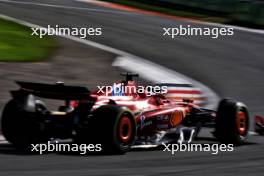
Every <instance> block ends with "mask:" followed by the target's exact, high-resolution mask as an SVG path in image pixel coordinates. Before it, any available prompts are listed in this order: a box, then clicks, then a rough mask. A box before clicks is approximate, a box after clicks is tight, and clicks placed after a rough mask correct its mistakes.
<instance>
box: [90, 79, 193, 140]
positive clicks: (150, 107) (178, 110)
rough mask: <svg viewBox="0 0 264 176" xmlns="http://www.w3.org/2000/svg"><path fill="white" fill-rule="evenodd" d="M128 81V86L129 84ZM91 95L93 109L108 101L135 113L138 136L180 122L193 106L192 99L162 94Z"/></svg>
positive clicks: (172, 126) (164, 129)
mask: <svg viewBox="0 0 264 176" xmlns="http://www.w3.org/2000/svg"><path fill="white" fill-rule="evenodd" d="M131 84H133V83H131V82H130V86H131ZM92 96H94V97H96V98H97V101H96V103H95V105H94V106H93V109H96V108H98V107H100V106H102V105H106V104H109V103H110V101H112V102H115V104H116V105H119V106H125V107H127V108H129V109H130V110H131V111H132V112H133V113H134V115H135V118H136V122H137V135H138V136H151V135H154V134H155V133H157V132H158V131H166V130H168V129H170V128H174V127H176V126H177V125H179V124H181V122H182V121H183V119H184V118H185V117H186V114H188V113H189V112H190V111H191V109H192V108H193V107H196V105H195V104H193V103H192V102H193V101H192V100H177V101H176V100H172V99H168V98H165V97H164V96H163V95H161V94H159V95H152V96H146V94H137V93H135V92H133V93H132V94H131V93H130V94H126V95H125V96H112V95H111V94H108V95H106V94H98V93H97V92H94V93H93V94H92Z"/></svg>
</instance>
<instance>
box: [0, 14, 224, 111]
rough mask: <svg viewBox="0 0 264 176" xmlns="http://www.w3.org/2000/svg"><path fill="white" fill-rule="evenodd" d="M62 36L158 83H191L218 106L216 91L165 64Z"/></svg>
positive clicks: (210, 103) (31, 25)
mask: <svg viewBox="0 0 264 176" xmlns="http://www.w3.org/2000/svg"><path fill="white" fill-rule="evenodd" d="M0 18H3V19H6V20H9V21H13V22H16V23H18V24H21V25H25V26H28V27H33V28H39V29H45V28H44V27H42V26H39V25H35V24H32V23H29V22H26V21H23V20H19V19H16V18H12V17H9V16H6V15H3V14H0ZM45 30H48V29H45ZM61 37H63V38H66V39H70V40H73V41H75V42H79V43H82V44H85V45H89V46H93V47H96V48H99V49H101V50H104V51H108V52H111V53H114V54H116V55H118V56H119V57H117V58H116V60H115V61H114V63H113V65H114V66H119V67H121V68H124V69H126V70H128V71H133V72H137V73H139V74H140V75H141V76H142V77H143V78H145V79H147V80H150V81H152V82H155V83H157V82H158V83H160V82H163V83H165V82H166V83H191V84H193V85H194V86H195V87H198V88H200V89H201V90H202V91H203V92H204V94H205V96H206V97H207V98H208V106H207V107H206V108H211V109H213V108H216V107H217V103H218V101H219V97H218V95H217V94H216V93H215V92H214V91H212V90H211V89H210V88H208V87H207V86H205V85H203V84H201V83H199V82H197V81H195V80H193V79H191V78H189V77H187V76H185V75H183V74H180V73H178V72H175V71H173V70H170V69H167V68H165V67H163V66H160V65H158V64H155V63H153V62H150V61H147V60H145V59H143V58H140V57H137V56H135V55H132V54H130V53H127V52H124V51H121V50H118V49H115V48H112V47H109V46H106V45H102V44H99V43H96V42H93V41H90V40H85V39H81V38H78V37H74V36H70V35H64V36H61Z"/></svg>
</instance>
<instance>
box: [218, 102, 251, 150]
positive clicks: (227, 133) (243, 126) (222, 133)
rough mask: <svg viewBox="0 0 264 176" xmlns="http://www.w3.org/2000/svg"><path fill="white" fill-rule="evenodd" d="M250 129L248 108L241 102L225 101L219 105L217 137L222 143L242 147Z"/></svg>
mask: <svg viewBox="0 0 264 176" xmlns="http://www.w3.org/2000/svg"><path fill="white" fill-rule="evenodd" d="M248 129H249V113H248V109H247V107H246V106H245V105H244V104H243V103H240V102H236V101H234V100H230V99H224V100H222V101H221V102H220V103H219V107H218V111H217V116H216V129H215V136H216V137H217V138H218V140H219V141H220V142H221V143H225V144H234V145H241V144H243V142H244V141H245V139H246V137H247V134H248Z"/></svg>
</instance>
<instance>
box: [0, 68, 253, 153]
mask: <svg viewBox="0 0 264 176" xmlns="http://www.w3.org/2000/svg"><path fill="white" fill-rule="evenodd" d="M124 76H125V77H126V78H125V80H123V81H121V82H120V83H122V84H121V86H122V87H126V86H128V85H129V86H132V87H133V86H134V87H135V86H136V84H135V82H134V81H133V77H135V76H138V75H136V74H130V73H127V74H125V75H124ZM17 84H18V85H19V86H20V89H19V90H16V91H11V94H12V97H13V98H12V99H11V100H10V101H9V102H8V103H7V105H6V106H5V109H4V111H3V115H2V132H3V135H4V136H5V138H6V139H7V140H8V141H9V142H10V143H12V144H14V145H15V146H17V147H23V148H24V147H27V146H29V145H30V144H34V143H45V142H47V141H48V140H50V139H67V138H71V139H73V140H74V141H75V142H78V143H89V144H91V143H92V144H102V149H103V150H104V151H106V152H111V153H125V152H127V151H129V149H130V148H131V146H133V145H147V144H150V145H161V144H162V143H171V142H177V141H178V142H191V141H192V140H193V139H194V138H195V136H197V134H198V132H199V130H200V128H201V127H212V128H214V132H213V134H214V136H215V137H216V138H217V139H218V140H219V141H220V142H222V143H232V144H241V143H243V141H244V139H245V138H246V136H247V133H248V128H249V114H248V110H247V107H246V106H245V105H244V104H242V103H240V102H236V101H234V100H230V99H224V100H222V101H221V102H220V104H219V107H218V110H217V111H215V110H210V109H204V108H201V107H199V106H197V105H195V104H193V101H192V100H191V99H182V100H177V101H176V100H170V99H167V98H165V97H164V96H163V95H162V94H153V95H151V96H147V94H146V92H140V93H139V92H137V91H136V92H135V91H134V92H130V93H128V94H127V93H123V92H122V93H121V94H120V92H119V95H118V96H116V95H115V94H114V93H111V94H109V93H108V94H107V93H105V92H103V91H101V92H98V91H96V92H90V91H89V90H88V89H87V88H85V87H78V86H66V85H64V84H61V83H60V84H56V85H50V84H39V83H28V82H17ZM40 97H42V98H47V99H56V100H63V101H65V104H64V105H63V106H59V107H58V108H57V110H56V111H52V110H49V109H48V106H46V105H45V104H44V102H43V101H42V100H40V99H39V98H40Z"/></svg>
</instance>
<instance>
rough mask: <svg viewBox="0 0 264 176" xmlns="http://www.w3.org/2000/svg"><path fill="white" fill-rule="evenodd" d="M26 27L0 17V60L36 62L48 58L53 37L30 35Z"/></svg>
mask: <svg viewBox="0 0 264 176" xmlns="http://www.w3.org/2000/svg"><path fill="white" fill-rule="evenodd" d="M31 33H32V30H31V29H30V28H28V27H25V26H21V25H19V24H16V23H13V22H9V21H6V20H3V19H0V62H36V61H41V60H44V59H48V58H50V56H51V55H52V53H53V52H54V51H55V49H56V48H57V43H56V41H55V39H52V38H50V37H43V38H42V39H40V38H39V37H38V36H36V35H34V36H32V35H31Z"/></svg>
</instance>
